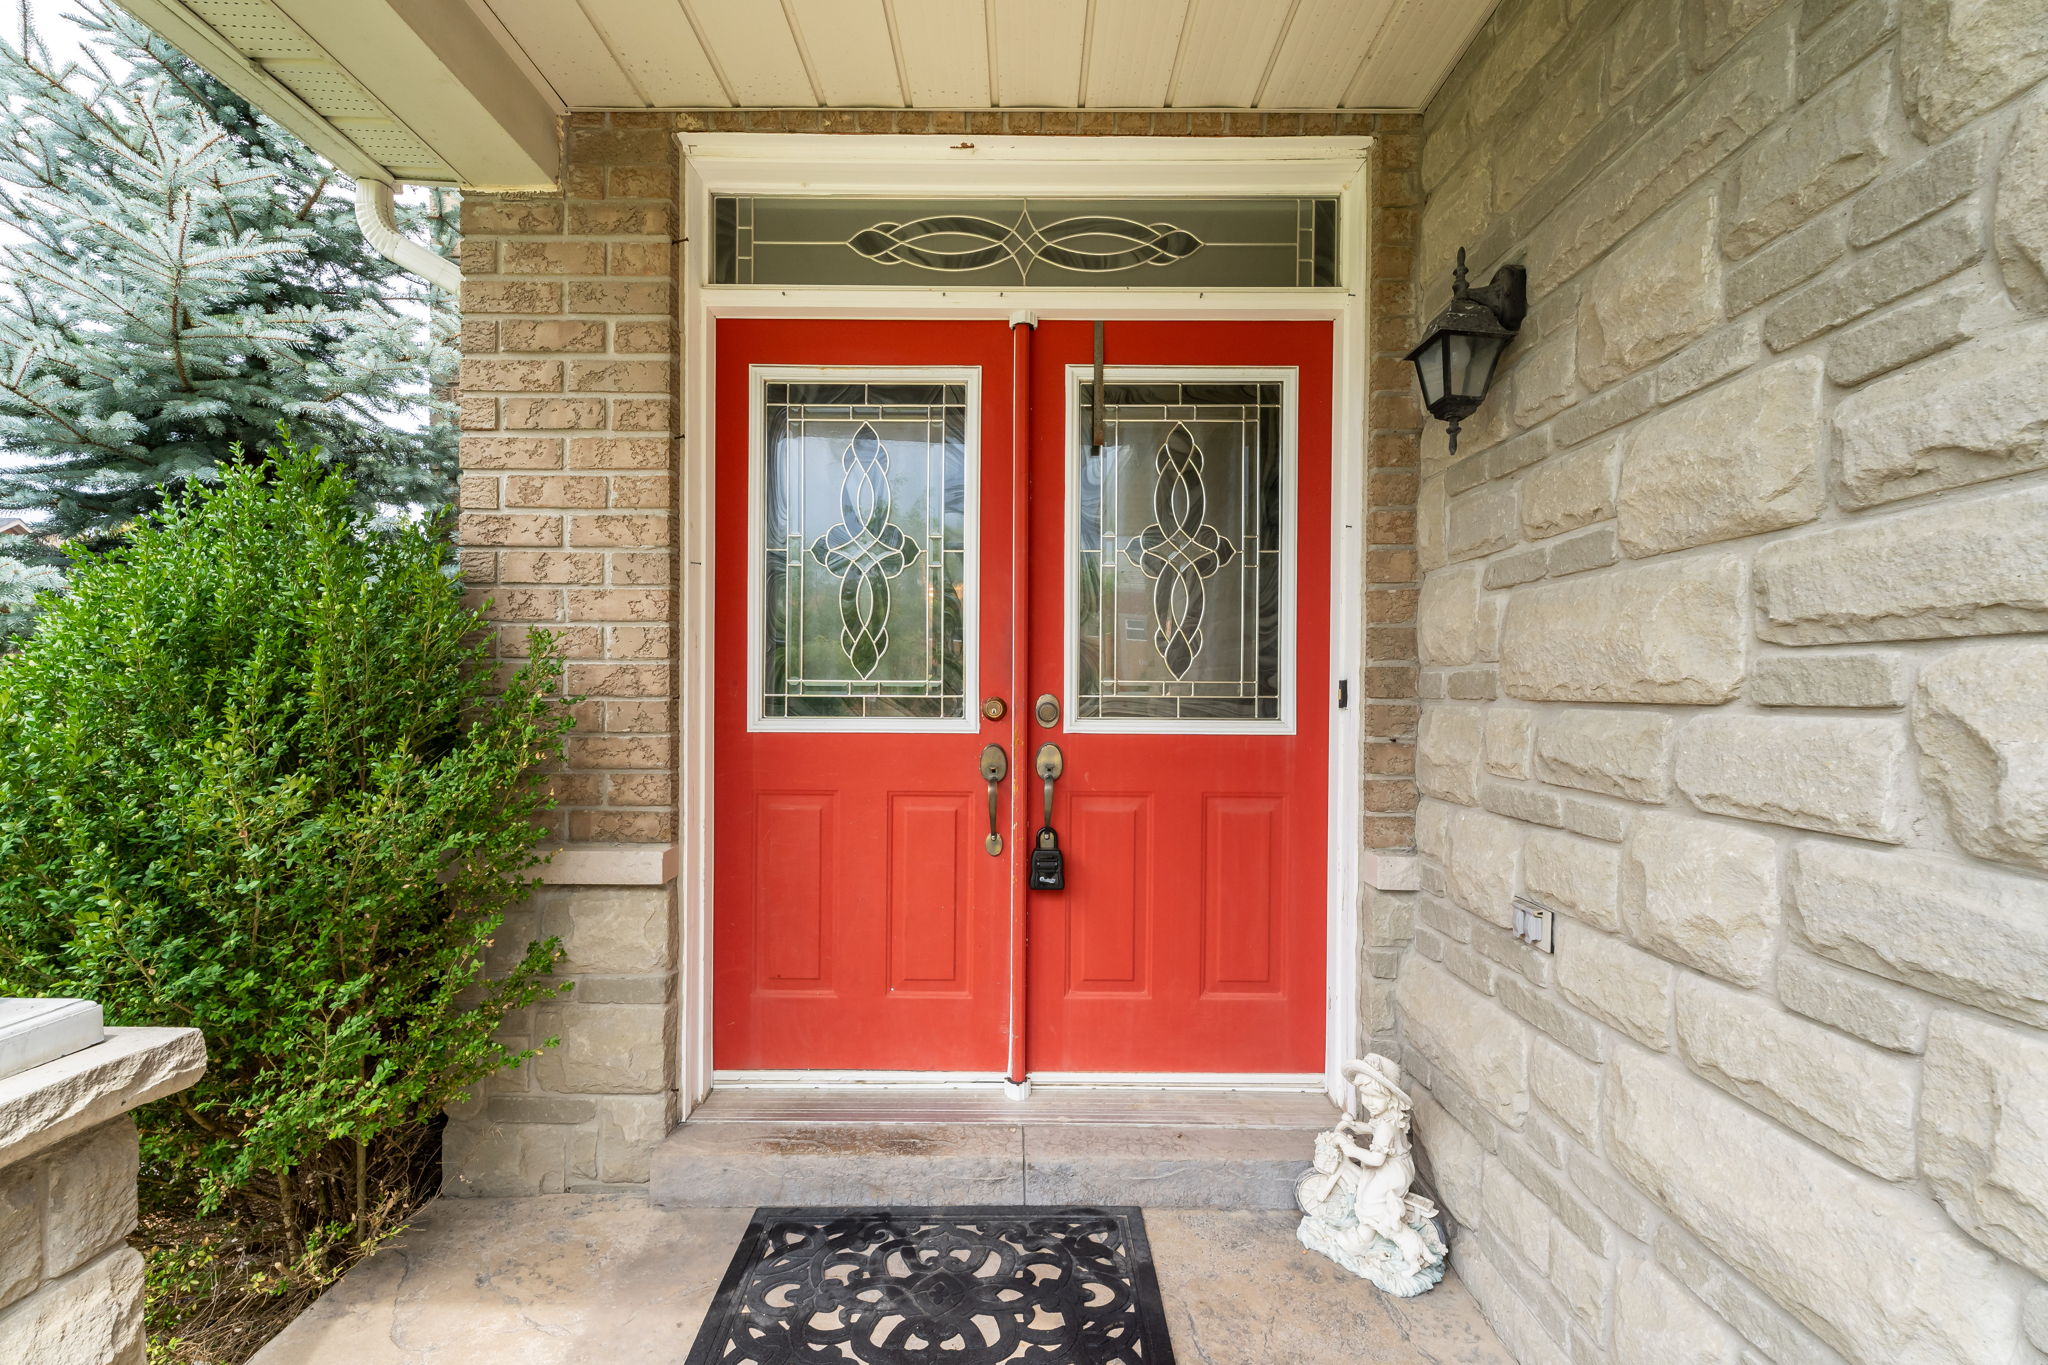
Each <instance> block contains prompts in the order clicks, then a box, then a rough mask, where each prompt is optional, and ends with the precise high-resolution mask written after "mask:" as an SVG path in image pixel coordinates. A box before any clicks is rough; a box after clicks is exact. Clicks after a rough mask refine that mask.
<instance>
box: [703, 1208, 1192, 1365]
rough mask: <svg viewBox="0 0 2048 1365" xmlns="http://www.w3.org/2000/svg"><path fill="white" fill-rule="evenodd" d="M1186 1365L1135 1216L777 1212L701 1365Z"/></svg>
mask: <svg viewBox="0 0 2048 1365" xmlns="http://www.w3.org/2000/svg"><path fill="white" fill-rule="evenodd" d="M1013 1361H1014V1362H1039V1365H1174V1361H1173V1345H1172V1343H1171V1342H1170V1341H1169V1340H1168V1339H1167V1332H1166V1313H1165V1310H1164V1308H1163V1306H1162V1305H1161V1304H1160V1301H1159V1282H1158V1279H1157V1277H1156V1276H1155V1275H1154V1274H1153V1270H1152V1248H1151V1245H1150V1243H1148V1242H1147V1241H1146V1240H1145V1218H1144V1214H1143V1213H1141V1212H1140V1211H1139V1210H1138V1209H1136V1208H1121V1207H1116V1208H1036V1207H1019V1206H1013V1205H1012V1206H996V1207H973V1206H961V1207H952V1208H891V1209H872V1208H870V1209H863V1208H772V1209H770V1208H764V1209H756V1210H754V1217H753V1221H752V1222H750V1223H749V1224H748V1225H747V1231H746V1234H745V1235H744V1236H742V1237H741V1238H740V1245H739V1250H738V1251H736V1252H735V1253H733V1258H732V1264H731V1265H730V1266H729V1267H727V1269H726V1272H725V1279H724V1281H723V1282H722V1283H721V1284H720V1285H719V1287H718V1293H717V1295H716V1296H715V1297H714V1298H713V1299H712V1301H711V1307H710V1309H709V1311H707V1312H706V1314H705V1316H704V1326H703V1328H702V1330H700V1331H699V1332H698V1333H697V1341H696V1344H695V1345H694V1346H692V1347H691V1348H690V1355H689V1360H688V1362H687V1365H812V1363H813V1362H816V1363H817V1365H825V1363H826V1362H831V1363H832V1365H1006V1363H1007V1362H1013Z"/></svg>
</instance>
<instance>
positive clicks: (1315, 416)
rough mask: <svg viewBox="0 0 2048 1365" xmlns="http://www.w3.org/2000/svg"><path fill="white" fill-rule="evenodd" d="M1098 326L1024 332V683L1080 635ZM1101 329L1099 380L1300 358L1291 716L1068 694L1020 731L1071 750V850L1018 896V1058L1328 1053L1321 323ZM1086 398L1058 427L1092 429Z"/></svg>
mask: <svg viewBox="0 0 2048 1365" xmlns="http://www.w3.org/2000/svg"><path fill="white" fill-rule="evenodd" d="M1093 341H1094V338H1093V329H1092V326H1091V325H1090V324H1088V323H1082V322H1047V323H1044V324H1042V325H1041V326H1040V327H1039V329H1038V335H1037V337H1036V338H1035V347H1034V355H1033V373H1032V396H1033V400H1034V422H1033V433H1034V434H1033V449H1032V452H1031V461H1032V463H1031V484H1032V506H1031V508H1030V526H1031V537H1032V542H1031V566H1032V567H1031V573H1032V582H1031V591H1030V594H1029V597H1030V604H1031V605H1030V612H1031V621H1030V670H1031V676H1032V678H1033V684H1032V691H1033V693H1034V695H1035V694H1036V693H1038V692H1052V693H1054V694H1055V695H1060V696H1065V695H1066V688H1065V680H1066V663H1067V651H1068V650H1070V649H1072V648H1074V647H1075V645H1074V641H1073V640H1072V639H1071V638H1070V636H1071V635H1072V634H1073V632H1074V625H1073V623H1072V622H1070V621H1069V620H1068V608H1067V600H1068V599H1067V592H1066V582H1065V576H1066V574H1067V573H1068V571H1069V559H1070V553H1071V552H1070V547H1069V544H1068V538H1069V534H1070V526H1069V508H1068V497H1067V494H1068V489H1067V480H1068V478H1069V475H1070V472H1071V471H1072V470H1073V468H1074V455H1073V452H1072V451H1071V450H1070V449H1069V445H1068V442H1069V430H1070V426H1069V423H1068V422H1067V421H1065V420H1064V408H1065V406H1066V405H1067V404H1068V403H1069V402H1070V401H1071V399H1070V390H1069V382H1070V380H1069V375H1070V367H1073V366H1080V365H1087V364H1089V363H1090V362H1091V361H1092V359H1093ZM1105 342H1106V345H1105V352H1106V360H1107V364H1108V366H1109V372H1108V380H1109V384H1110V392H1112V393H1114V392H1116V391H1117V390H1116V387H1115V386H1116V385H1117V383H1118V371H1119V369H1120V368H1123V369H1130V368H1136V367H1144V368H1146V369H1147V370H1148V372H1149V373H1151V374H1154V375H1158V374H1166V373H1170V372H1171V373H1180V374H1181V375H1182V377H1183V378H1186V379H1190V380H1193V379H1198V378H1200V377H1202V376H1203V375H1204V374H1205V373H1211V372H1214V373H1223V372H1228V371H1231V370H1251V369H1257V370H1265V369H1268V368H1271V367H1291V368H1292V369H1293V370H1294V371H1295V408H1296V413H1295V420H1296V421H1297V423H1298V426H1297V429H1296V433H1295V469H1296V474H1295V498H1294V508H1293V512H1292V518H1291V521H1289V522H1288V523H1287V524H1284V525H1283V527H1282V531H1281V534H1282V538H1283V540H1284V541H1291V555H1292V559H1293V573H1294V575H1295V585H1296V591H1295V593H1294V613H1295V621H1294V631H1293V640H1294V650H1293V654H1294V660H1293V667H1292V669H1291V684H1290V685H1291V687H1292V689H1293V692H1294V696H1293V701H1294V706H1293V713H1294V720H1293V725H1292V732H1291V733H1280V732H1278V731H1277V730H1273V731H1268V732H1264V733H1258V732H1254V733H1225V734H1216V733H1197V734H1191V733H1184V732H1172V731H1162V732H1155V733H1136V734H1133V733H1098V732H1091V731H1089V730H1088V729H1086V728H1085V724H1084V725H1083V727H1082V728H1076V717H1075V716H1074V715H1073V714H1072V710H1071V708H1069V711H1068V714H1066V715H1064V716H1063V717H1062V721H1061V724H1060V725H1059V726H1057V727H1055V728H1054V729H1053V730H1051V731H1047V730H1042V729H1034V731H1033V741H1034V745H1035V743H1036V742H1038V741H1040V740H1045V739H1051V740H1052V741H1053V742H1055V743H1057V744H1058V745H1059V746H1060V749H1061V752H1062V754H1063V755H1064V757H1065V760H1066V771H1065V773H1064V775H1063V776H1062V777H1061V778H1060V779H1059V782H1058V786H1057V788H1056V796H1055V803H1054V815H1053V824H1054V826H1055V828H1056V829H1057V830H1058V832H1059V834H1060V843H1061V846H1062V848H1064V849H1066V850H1067V852H1068V857H1067V884H1066V889H1065V890H1064V891H1058V892H1032V893H1029V897H1028V912H1027V913H1028V925H1029V943H1030V948H1029V955H1028V995H1029V1001H1030V1005H1029V1024H1028V1055H1029V1057H1030V1062H1031V1069H1032V1071H1033V1072H1105V1071H1107V1072H1315V1071H1320V1070H1321V1069H1322V1063H1323V1024H1324V1001H1323V996H1324V980H1325V975H1326V972H1325V962H1324V934H1323V921H1324V906H1325V899H1324V882H1325V875H1324V867H1325V862H1324V859H1325V855H1326V844H1325V839H1326V811H1327V806H1328V798H1327V782H1328V758H1327V753H1328V743H1329V732H1328V709H1327V708H1328V705H1329V698H1328V695H1327V688H1328V681H1329V621H1330V618H1329V582H1330V551H1329V536H1330V492H1329V476H1330V402H1331V399H1330V369H1329V357H1330V346H1331V331H1330V326H1329V324H1328V323H1321V322H1229V323H1223V322H1209V323H1201V322H1196V323H1187V322H1112V323H1109V324H1108V325H1107V328H1106V332H1105ZM1132 382H1133V383H1138V382H1140V381H1136V380H1134V381H1132ZM1173 411H1178V409H1174V410H1173ZM1085 416H1086V414H1082V415H1081V417H1082V420H1077V421H1076V422H1075V423H1073V425H1072V427H1071V429H1072V430H1075V431H1079V432H1081V433H1084V434H1085V432H1086V430H1087V423H1086V421H1085ZM1170 416H1171V413H1170V412H1169V417H1170ZM1167 425H1169V426H1170V421H1169V423H1168V424H1167ZM1160 429H1164V428H1163V427H1162V428H1160ZM1140 454H1141V455H1143V454H1144V452H1140ZM1169 502H1171V500H1170V499H1169ZM1172 505H1173V506H1175V507H1178V506H1179V504H1172ZM1207 510H1208V513H1209V522H1210V523H1214V522H1216V521H1218V520H1220V512H1221V510H1222V509H1220V508H1217V507H1214V506H1211V507H1210V508H1208V509H1207ZM1182 531H1183V534H1184V535H1185V536H1186V543H1187V544H1188V545H1189V546H1191V547H1192V548H1191V549H1190V551H1189V553H1190V554H1191V555H1194V554H1198V553H1200V551H1201V548H1202V544H1209V543H1213V542H1204V541H1203V540H1202V536H1201V532H1200V531H1199V530H1197V529H1194V528H1193V525H1192V521H1191V522H1190V524H1189V526H1187V527H1183V528H1182ZM1224 538H1225V539H1229V538H1230V537H1229V536H1228V535H1226V536H1225V537H1224ZM1236 539H1237V540H1238V541H1240V542H1241V541H1242V540H1243V539H1244V537H1243V536H1241V535H1240V536H1237V537H1236ZM1168 548H1169V549H1170V548H1172V547H1171V546H1168ZM1244 552H1245V551H1244V549H1243V548H1241V547H1240V548H1235V549H1234V551H1233V553H1244ZM1211 557H1212V558H1214V557H1215V556H1213V555H1212V556H1211ZM1130 558H1131V556H1130V555H1128V554H1127V555H1126V561H1128V560H1129V559H1130ZM1200 567H1204V568H1206V567H1208V566H1207V563H1206V562H1205V563H1204V564H1203V565H1201V566H1200ZM1211 581H1212V582H1220V581H1221V578H1220V577H1219V578H1217V579H1214V580H1211ZM1216 597H1217V601H1215V602H1212V603H1210V604H1209V612H1210V613H1211V614H1210V615H1208V616H1207V617H1205V618H1204V620H1203V622H1202V624H1203V628H1204V631H1205V632H1206V633H1207V635H1208V641H1207V645H1206V646H1205V647H1214V646H1215V644H1216V642H1217V640H1218V639H1220V638H1221V632H1224V631H1226V630H1228V629H1232V628H1234V627H1236V626H1237V625H1239V624H1241V623H1240V622H1239V621H1237V620H1235V619H1225V618H1224V617H1223V616H1221V615H1218V614H1217V613H1218V612H1219V610H1220V609H1221V608H1223V607H1227V606H1228V605H1230V602H1229V599H1228V598H1227V595H1225V594H1221V593H1218V594H1216ZM1240 615H1241V613H1240ZM1153 624H1155V625H1156V621H1155V622H1154V623H1153ZM1071 700H1072V698H1068V701H1071ZM1194 723H1195V724H1197V725H1199V724H1200V722H1199V721H1197V722H1194Z"/></svg>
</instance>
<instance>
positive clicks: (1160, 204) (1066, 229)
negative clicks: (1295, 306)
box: [711, 195, 1338, 289]
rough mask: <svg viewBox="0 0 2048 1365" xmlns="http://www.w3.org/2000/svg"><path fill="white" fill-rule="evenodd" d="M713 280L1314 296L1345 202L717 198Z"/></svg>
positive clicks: (1330, 274)
mask: <svg viewBox="0 0 2048 1365" xmlns="http://www.w3.org/2000/svg"><path fill="white" fill-rule="evenodd" d="M712 210H713V219H714V224H715V230H714V233H713V251H712V267H711V283H713V284H773V285H860V286H868V287H873V286H878V285H879V286H888V285H906V286H915V287H924V288H929V287H931V286H933V285H946V286H950V287H970V286H972V287H985V288H1001V289H1020V288H1021V289H1059V288H1069V289H1071V288H1076V287H1080V286H1086V287H1089V288H1098V289H1099V288H1101V287H1103V286H1104V285H1120V286H1139V287H1151V288H1175V289H1191V288H1199V289H1230V288H1241V289H1315V288H1328V287H1330V286H1333V285H1335V284H1336V283H1337V282H1338V281H1337V201H1336V200H1335V199H1318V198H1298V197H1285V198H1283V197H1279V196H1267V197H1245V198H1233V199H1021V198H1020V199H954V200H943V199H868V198H860V197H855V196H844V195H842V196H833V197H830V198H826V197H817V196H811V197H806V196H798V195H775V196H767V195H747V196H724V195H721V196H719V197H717V198H715V199H714V200H713V201H712Z"/></svg>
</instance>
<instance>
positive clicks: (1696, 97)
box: [1374, 0, 2048, 1365]
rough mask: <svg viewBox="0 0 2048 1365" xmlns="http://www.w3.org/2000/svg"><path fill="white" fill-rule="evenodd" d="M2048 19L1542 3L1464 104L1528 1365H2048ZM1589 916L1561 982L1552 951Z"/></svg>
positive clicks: (1488, 889)
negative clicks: (1504, 279) (1531, 908)
mask: <svg viewBox="0 0 2048 1365" xmlns="http://www.w3.org/2000/svg"><path fill="white" fill-rule="evenodd" d="M2044 78H2048V7H2044V6H2043V5H2042V4H2041V3H2040V0H1974V2H1973V3H1966V2H1965V0H1804V2H1803V3H1801V2H1800V0H1782V2H1780V0H1506V2H1505V3H1504V4H1503V5H1502V6H1501V8H1500V9H1499V11H1498V12H1497V13H1496V14H1495V15H1494V16H1493V18H1492V19H1491V20H1490V21H1489V23H1488V24H1487V26H1486V28H1485V30H1484V31H1483V32H1482V34H1481V35H1480V37H1479V38H1478V40H1477V41H1476V43H1475V44H1474V46H1473V48H1472V49H1471V50H1470V51H1469V52H1468V53H1467V54H1466V56H1465V58H1464V59H1463V61H1462V62H1461V64H1460V65H1459V67H1458V69H1457V70H1456V71H1455V72H1454V73H1453V75H1452V76H1451V78H1450V80H1449V81H1448V83H1447V84H1446V85H1445V87H1444V89H1443V90H1442V91H1441V92H1440V93H1439V95H1438V96H1437V98H1436V99H1435V101H1434V102H1433V103H1432V105H1431V106H1430V108H1429V110H1428V112H1427V114H1426V115H1425V117H1424V123H1423V144H1422V151H1421V172H1422V177H1423V189H1424V196H1425V198H1424V206H1423V211H1422V227H1421V234H1420V240H1419V246H1418V250H1417V256H1416V277H1415V278H1416V285H1417V290H1418V295H1419V301H1420V303H1421V315H1422V316H1424V317H1427V316H1428V315H1429V314H1430V313H1432V312H1433V311H1434V310H1435V309H1436V308H1437V307H1438V306H1440V305H1441V304H1442V303H1443V301H1444V299H1445V297H1446V296H1447V294H1448V290H1449V281H1450V269H1451V263H1452V260H1453V257H1454V256H1455V253H1456V251H1457V249H1458V247H1460V246H1465V247H1468V248H1470V251H1471V258H1472V265H1473V267H1474V276H1475V280H1476V281H1481V282H1483V281H1484V280H1485V279H1486V278H1487V277H1488V276H1489V275H1490V274H1491V272H1492V271H1493V269H1494V268H1495V267H1496V266H1497V265H1499V264H1501V263H1503V262H1507V261H1515V262H1519V263H1522V264H1524V265H1525V266H1526V267H1527V268H1528V271H1529V277H1530V295H1531V297H1530V303H1531V308H1530V315H1529V320H1528V323H1527V325H1526V326H1525V327H1524V328H1523V332H1522V335H1521V337H1520V338H1519V339H1518V340H1517V341H1516V342H1515V344H1514V346H1513V347H1512V349H1511V350H1510V352H1509V354H1508V356H1507V357H1506V359H1505V361H1504V362H1503V371H1502V375H1501V378H1500V380H1499V381H1498V383H1497V384H1496V386H1495V390H1494V392H1493V394H1492V396H1491V397H1490V398H1489V400H1488V401H1487V403H1486V406H1485V407H1484V408H1483V409H1482V410H1481V412H1480V413H1479V414H1478V415H1477V416H1476V417H1475V418H1474V419H1473V421H1472V422H1471V423H1470V424H1468V426H1467V428H1466V432H1465V437H1464V441H1463V443H1462V444H1461V447H1460V449H1459V450H1458V452H1457V454H1456V456H1455V457H1453V456H1452V455H1451V454H1450V452H1449V451H1448V450H1447V448H1446V444H1445V441H1444V437H1443V432H1442V429H1441V428H1440V427H1436V426H1434V425H1432V427H1431V429H1430V430H1429V431H1428V432H1427V433H1426V435H1425V438H1424V445H1423V466H1422V473H1423V481H1422V485H1421V489H1420V492H1419V495H1418V526H1417V540H1418V547H1419V553H1420V557H1421V564H1422V568H1423V571H1424V576H1423V581H1422V590H1421V598H1420V604H1421V605H1420V615H1419V620H1418V623H1417V627H1418V633H1419V649H1420V654H1421V660H1422V673H1421V677H1420V687H1419V690H1420V693H1421V697H1422V708H1423V710H1422V718H1421V726H1420V753H1419V759H1418V780H1419V782H1420V785H1421V788H1422V793H1423V801H1422V804H1421V807H1420V810H1419V813H1418V820H1417V842H1418V846H1419V848H1420V851H1421V853H1422V855H1423V858H1424V866H1423V889H1422V890H1421V891H1420V892H1418V893H1416V894H1415V895H1414V896H1413V898H1412V900H1413V905H1412V907H1410V910H1411V913H1412V921H1413V926H1414V927H1413V938H1412V943H1411V944H1410V945H1409V946H1408V947H1407V948H1406V950H1405V951H1404V952H1403V951H1396V950H1395V949H1394V948H1393V947H1390V946H1389V945H1386V944H1383V945H1381V946H1380V948H1379V949H1378V950H1377V951H1376V956H1375V959H1374V966H1375V969H1376V970H1378V971H1382V972H1384V971H1386V970H1388V969H1389V961H1390V960H1391V962H1392V966H1391V970H1393V971H1395V972H1396V973H1397V985H1396V988H1395V991H1394V1001H1393V1020H1392V1022H1391V1024H1389V1025H1388V1026H1387V1028H1386V1032H1385V1033H1384V1034H1383V1035H1382V1037H1381V1038H1380V1039H1379V1040H1378V1041H1380V1042H1381V1043H1382V1044H1383V1045H1385V1046H1394V1047H1398V1048H1399V1049H1400V1055H1401V1056H1402V1057H1403V1058H1404V1060H1405V1063H1406V1065H1407V1066H1408V1067H1409V1068H1410V1070H1411V1074H1412V1075H1413V1076H1414V1078H1415V1080H1416V1082H1417V1091H1418V1129H1419V1134H1420V1141H1421V1146H1422V1150H1423V1153H1424V1157H1425V1160H1426V1164H1427V1167H1428V1169H1429V1172H1430V1175H1431V1177H1432V1178H1433V1180H1434V1183H1435V1187H1436V1189H1437V1190H1438V1191H1439V1192H1440V1194H1441V1195H1442V1198H1443V1202H1444V1204H1445V1205H1446V1207H1447V1208H1448V1210H1449V1211H1450V1213H1451V1214H1452V1215H1453V1217H1454V1218H1455V1219H1456V1221H1457V1224H1458V1228H1457V1229H1456V1236H1455V1237H1454V1240H1453V1246H1454V1253H1453V1254H1454V1261H1455V1264H1456V1265H1457V1266H1458V1268H1459V1270H1460V1271H1461V1273H1462V1274H1463V1275H1464V1277H1465V1279H1466V1281H1467V1282H1468V1283H1469V1284H1470V1285H1471V1287H1472V1289H1473V1291H1474V1292H1475V1294H1476V1295H1477V1296H1478V1297H1479V1299H1480V1301H1481V1303H1482V1304H1483V1305H1484V1306H1485V1309H1486V1311H1487V1314H1488V1316H1489V1317H1490V1318H1491V1319H1492V1320H1493V1322H1494V1323H1495V1325H1496V1326H1497V1327H1498V1329H1499V1330H1500V1332H1501V1335H1502V1337H1503V1338H1504V1340H1506V1341H1507V1342H1508V1343H1509V1344H1510V1346H1511V1347H1512V1349H1513V1350H1514V1351H1515V1353H1516V1355H1517V1357H1518V1358H1519V1359H1520V1360H1522V1361H1523V1362H1525V1365H1553V1363H1555V1362H1565V1361H1570V1362H1573V1365H1589V1363H1590V1362H1604V1361H1612V1362H1615V1363H1616V1365H1622V1362H1637V1361H1643V1362H1660V1363H1662V1362H1725V1363H1726V1365H1736V1363H1737V1362H1741V1365H1758V1363H1759V1362H1765V1361H1769V1362H1778V1363H1779V1365H1790V1363H1791V1362H1800V1363H1801V1365H1805V1363H1806V1362H1838V1361H1853V1362H1858V1363H1859V1365H1899V1363H1902V1362H1937V1361H1940V1362H1948V1361H1958V1362H1960V1361H1969V1362H1992V1361H1997V1362H2009V1361H2026V1360H2041V1359H2044V1358H2048V1285H2044V1284H2043V1282H2042V1281H2043V1279H2044V1278H2048V878H2044V874H2048V638H2044V634H2043V632H2048V473H2044V472H2043V471H2044V470H2048V89H2044V88H2043V81H2044ZM1517 897H1521V898H1523V899H1525V900H1527V901H1530V902H1534V903H1537V904H1540V905H1543V906H1547V907H1549V908H1551V909H1552V910H1554V911H1555V912H1556V917H1557V927H1556V952H1555V955H1544V954H1541V953H1538V952H1536V951H1534V950H1532V949H1529V948H1527V947H1524V946H1523V945H1522V944H1520V943H1519V942H1517V941H1516V940H1515V939H1514V937H1513V936H1512V934H1511V933H1510V932H1509V926H1511V925H1512V923H1513V918H1512V917H1513V906H1514V901H1515V899H1516V898H1517Z"/></svg>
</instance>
